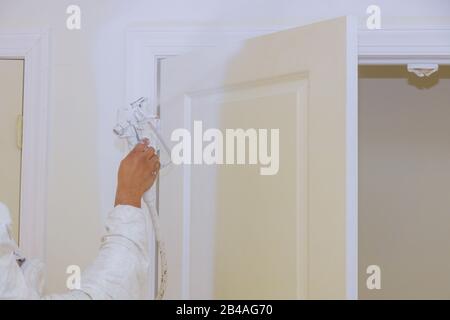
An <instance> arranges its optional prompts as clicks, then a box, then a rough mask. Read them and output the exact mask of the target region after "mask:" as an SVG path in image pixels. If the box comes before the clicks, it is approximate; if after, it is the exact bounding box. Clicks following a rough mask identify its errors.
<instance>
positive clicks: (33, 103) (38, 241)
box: [0, 30, 49, 261]
mask: <svg viewBox="0 0 450 320" xmlns="http://www.w3.org/2000/svg"><path fill="white" fill-rule="evenodd" d="M48 38H49V37H48V31H47V30H39V31H30V32H17V31H10V32H8V31H2V30H0V59H1V58H19V59H23V60H24V100H23V116H24V120H23V148H22V176H21V197H20V208H21V209H20V250H21V252H22V254H23V255H24V256H26V257H28V258H39V259H41V260H42V261H44V260H45V240H46V237H45V229H46V219H45V218H46V211H47V139H48V134H47V117H48V112H47V107H48V79H49V78H48V76H49V74H48V73H49V72H48V66H49V64H48V63H49V61H48V59H49V40H48Z"/></svg>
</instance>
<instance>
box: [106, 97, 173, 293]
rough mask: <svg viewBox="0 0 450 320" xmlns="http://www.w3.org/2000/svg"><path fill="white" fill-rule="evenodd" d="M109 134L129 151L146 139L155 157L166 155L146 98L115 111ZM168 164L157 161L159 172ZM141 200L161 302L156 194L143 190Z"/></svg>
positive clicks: (160, 242)
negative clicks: (150, 234)
mask: <svg viewBox="0 0 450 320" xmlns="http://www.w3.org/2000/svg"><path fill="white" fill-rule="evenodd" d="M113 131H114V133H115V134H116V135H117V136H119V137H120V138H124V139H126V140H127V142H128V147H129V148H130V149H132V148H133V147H134V146H135V145H136V144H137V143H139V142H140V141H142V140H143V139H144V138H148V139H149V140H150V144H151V146H152V147H153V148H154V149H155V151H156V152H157V153H158V154H159V155H161V152H165V153H166V155H170V151H169V148H168V147H167V145H166V144H165V143H164V140H163V139H162V137H161V135H160V134H159V116H155V115H154V114H152V113H151V110H150V108H149V104H148V100H147V99H146V98H139V99H138V100H136V101H134V102H132V103H130V105H129V106H127V107H125V108H121V109H119V111H118V122H117V124H116V126H115V127H114V129H113ZM165 158H166V159H170V157H165ZM169 165H170V160H168V161H166V162H164V161H162V159H161V170H163V169H164V168H166V167H168V166H169ZM143 198H144V202H145V204H146V205H147V207H148V210H149V212H150V217H151V220H152V225H153V230H154V232H155V238H156V244H157V248H158V251H159V258H160V266H161V278H160V283H159V288H158V293H157V294H156V299H162V298H163V296H164V292H165V289H166V286H167V259H166V251H165V244H164V241H163V239H162V235H161V230H160V226H159V215H158V210H157V206H156V192H155V191H153V190H147V192H146V193H145V194H144V197H143Z"/></svg>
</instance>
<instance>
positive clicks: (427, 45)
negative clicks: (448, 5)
mask: <svg viewBox="0 0 450 320" xmlns="http://www.w3.org/2000/svg"><path fill="white" fill-rule="evenodd" d="M358 55H359V64H360V65H377V64H384V65H386V64H408V63H420V62H426V63H437V64H450V26H448V27H434V28H424V29H412V28H401V29H400V28H396V29H395V28H389V29H380V30H367V29H366V30H359V32H358Z"/></svg>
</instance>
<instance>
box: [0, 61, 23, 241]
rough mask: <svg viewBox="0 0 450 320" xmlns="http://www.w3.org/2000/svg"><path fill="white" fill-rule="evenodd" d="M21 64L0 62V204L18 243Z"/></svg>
mask: <svg viewBox="0 0 450 320" xmlns="http://www.w3.org/2000/svg"><path fill="white" fill-rule="evenodd" d="M22 96H23V60H1V59H0V149H1V160H0V201H1V202H3V203H5V204H6V205H7V206H8V208H9V209H10V211H11V218H12V223H13V225H12V232H13V237H14V239H15V240H16V241H19V212H20V208H19V206H20V168H21V156H22V152H21V149H20V148H19V146H18V143H19V141H18V139H19V137H20V134H21V133H19V132H18V130H20V124H19V123H18V121H20V120H19V117H20V116H21V115H22Z"/></svg>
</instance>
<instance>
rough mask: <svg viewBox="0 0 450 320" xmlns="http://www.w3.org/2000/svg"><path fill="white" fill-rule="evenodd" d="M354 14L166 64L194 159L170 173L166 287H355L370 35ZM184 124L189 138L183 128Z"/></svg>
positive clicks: (164, 95) (291, 290) (172, 293)
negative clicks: (361, 59)
mask: <svg viewBox="0 0 450 320" xmlns="http://www.w3.org/2000/svg"><path fill="white" fill-rule="evenodd" d="M349 21H350V20H349V19H348V18H338V19H334V20H330V21H325V22H320V23H315V24H312V25H308V26H304V27H299V28H294V29H290V30H285V31H282V32H277V33H273V34H269V35H265V36H261V37H257V38H252V39H249V40H246V41H244V42H241V43H236V44H234V45H227V46H223V47H218V48H209V49H205V50H202V51H197V52H193V53H189V54H185V55H181V56H178V57H172V58H168V59H166V60H164V61H163V62H162V71H161V92H160V97H161V101H160V108H161V130H162V134H163V137H164V138H165V139H166V141H168V142H170V143H171V145H172V147H173V149H172V152H174V151H175V150H177V151H180V150H181V149H180V146H185V148H183V149H182V151H181V152H179V153H178V155H179V156H186V158H190V159H191V162H192V164H183V165H174V166H173V167H172V169H171V170H170V171H168V172H167V173H166V174H163V175H162V176H161V179H160V180H161V181H160V216H161V225H162V228H163V232H164V236H165V239H166V247H167V258H168V267H169V280H168V290H167V293H166V298H170V299H173V298H192V299H216V298H218V299H232V298H235V299H241V298H245V299H278V298H287V299H303V298H355V297H356V278H357V274H356V272H357V270H356V269H357V267H356V266H357V257H356V248H357V247H356V241H357V229H356V228H357V227H356V199H357V197H356V161H357V160H356V159H357V155H356V141H357V135H356V133H357V132H356V128H357V120H356V119H357V117H356V112H357V111H356V110H357V108H356V94H357V88H356V85H357V71H356V70H357V46H356V27H355V26H354V25H353V23H350V22H349ZM180 128H185V129H187V130H188V132H190V134H191V139H190V140H188V139H186V140H183V139H182V138H180V136H178V138H177V137H176V136H177V134H178V133H179V132H180V131H179V130H177V129H180ZM208 129H216V130H209V131H208ZM227 129H228V130H233V131H234V133H236V132H237V131H236V129H243V130H244V135H241V136H240V137H237V135H234V136H233V135H232V134H230V135H227ZM277 130H278V131H277ZM218 131H219V132H221V133H223V136H222V137H220V136H219V135H218V134H217V132H218ZM233 131H230V132H233ZM174 132H175V134H174ZM276 132H278V139H277V135H276ZM213 133H215V134H213ZM241 133H242V132H241ZM171 138H172V139H171ZM221 139H222V140H221ZM239 139H241V140H240V141H238V140H239ZM202 140H205V141H204V142H202ZM183 141H184V142H185V144H184V145H182V144H181V143H182V142H183ZM218 141H222V143H220V142H218ZM191 142H192V143H191ZM277 142H278V144H277ZM233 144H234V146H233ZM188 145H191V147H192V150H190V151H191V153H190V155H191V157H189V150H188ZM242 145H244V146H245V148H244V152H243V153H241V154H240V155H239V146H242ZM277 145H278V147H277ZM208 146H209V147H208ZM211 146H213V147H211ZM218 146H219V147H218ZM228 147H229V148H228ZM212 150H215V151H214V152H213V151H212ZM220 150H222V151H220ZM184 152H187V153H184ZM217 152H219V155H217ZM271 152H272V154H271V155H270V153H271ZM202 154H203V156H204V157H203V159H202V157H201V155H202ZM195 155H200V156H199V157H195ZM205 155H206V156H205ZM208 155H209V156H210V158H211V156H213V155H214V156H215V158H214V157H213V158H214V159H215V161H211V159H209V160H208V159H207V157H208ZM255 155H256V156H255ZM268 156H271V161H270V162H269V161H267V160H268V158H270V157H268ZM194 158H195V159H194ZM277 161H278V163H277ZM211 162H213V163H214V164H206V163H211ZM221 162H222V163H223V164H220V163H221ZM233 163H234V164H233ZM264 168H265V169H267V170H263V169H264ZM263 172H265V174H263Z"/></svg>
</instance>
